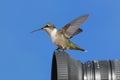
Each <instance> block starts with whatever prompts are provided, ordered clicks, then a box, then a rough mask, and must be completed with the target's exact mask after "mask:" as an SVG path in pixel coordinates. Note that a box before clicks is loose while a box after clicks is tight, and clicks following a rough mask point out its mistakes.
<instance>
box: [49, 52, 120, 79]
mask: <svg viewBox="0 0 120 80" xmlns="http://www.w3.org/2000/svg"><path fill="white" fill-rule="evenodd" d="M51 80H120V60H118V59H116V60H93V61H87V62H85V63H82V62H81V61H80V60H76V59H74V58H72V57H71V56H69V55H68V54H67V53H65V52H55V53H54V54H53V60H52V70H51Z"/></svg>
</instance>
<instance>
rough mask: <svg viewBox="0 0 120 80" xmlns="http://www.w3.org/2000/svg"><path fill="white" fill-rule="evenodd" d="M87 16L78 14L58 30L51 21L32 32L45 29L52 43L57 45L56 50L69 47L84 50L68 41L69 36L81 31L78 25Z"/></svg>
mask: <svg viewBox="0 0 120 80" xmlns="http://www.w3.org/2000/svg"><path fill="white" fill-rule="evenodd" d="M88 16H89V15H88V14H85V15H83V16H80V17H78V18H76V19H74V20H72V21H71V22H69V23H68V24H66V25H65V26H63V27H62V29H60V30H58V29H57V28H56V27H55V25H54V24H53V23H47V24H46V25H44V26H43V27H42V28H39V29H37V30H34V31H32V32H35V31H39V30H45V31H46V32H47V33H48V34H49V35H50V37H51V39H52V41H53V43H54V44H56V45H57V46H58V48H57V49H56V50H66V49H71V50H80V51H84V52H86V50H85V49H83V48H81V47H80V46H78V45H76V44H75V43H73V42H72V41H70V38H72V37H73V36H74V35H77V34H78V33H80V32H82V29H81V28H80V25H81V24H82V23H83V22H84V21H85V20H86V19H87V18H88Z"/></svg>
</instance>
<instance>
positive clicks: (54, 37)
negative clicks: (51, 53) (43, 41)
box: [51, 29, 57, 43]
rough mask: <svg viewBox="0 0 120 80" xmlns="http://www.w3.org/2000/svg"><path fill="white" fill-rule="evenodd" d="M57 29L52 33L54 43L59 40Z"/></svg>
mask: <svg viewBox="0 0 120 80" xmlns="http://www.w3.org/2000/svg"><path fill="white" fill-rule="evenodd" d="M56 34H57V29H54V30H53V31H52V32H51V39H52V41H53V42H54V43H55V40H56V39H57V35H56Z"/></svg>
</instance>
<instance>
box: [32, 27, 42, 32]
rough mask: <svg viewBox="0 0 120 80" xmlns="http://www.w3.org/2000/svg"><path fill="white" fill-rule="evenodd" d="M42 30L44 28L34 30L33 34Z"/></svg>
mask: <svg viewBox="0 0 120 80" xmlns="http://www.w3.org/2000/svg"><path fill="white" fill-rule="evenodd" d="M42 29H43V28H40V29H36V30H33V31H32V32H31V33H33V32H36V31H39V30H42Z"/></svg>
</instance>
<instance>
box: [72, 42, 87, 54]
mask: <svg viewBox="0 0 120 80" xmlns="http://www.w3.org/2000/svg"><path fill="white" fill-rule="evenodd" d="M70 49H71V50H80V51H83V52H87V50H85V49H83V48H81V47H79V46H77V45H76V44H74V43H72V44H71V47H70Z"/></svg>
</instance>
